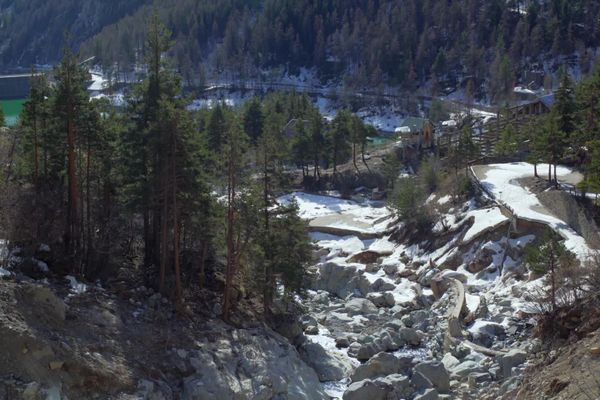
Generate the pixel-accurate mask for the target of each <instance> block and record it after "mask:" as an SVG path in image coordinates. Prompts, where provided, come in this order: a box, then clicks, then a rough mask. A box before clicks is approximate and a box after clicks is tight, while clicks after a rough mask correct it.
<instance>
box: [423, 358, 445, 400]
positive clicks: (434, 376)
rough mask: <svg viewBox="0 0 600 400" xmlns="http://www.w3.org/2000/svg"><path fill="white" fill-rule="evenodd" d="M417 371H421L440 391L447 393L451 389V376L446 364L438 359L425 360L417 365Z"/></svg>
mask: <svg viewBox="0 0 600 400" xmlns="http://www.w3.org/2000/svg"><path fill="white" fill-rule="evenodd" d="M415 371H417V372H420V373H421V374H423V376H424V377H425V378H427V379H429V381H431V383H432V384H433V386H434V387H435V388H437V389H438V391H440V392H442V393H447V392H448V391H449V390H450V376H449V375H448V372H447V371H446V368H444V364H442V363H441V362H438V361H424V362H421V363H419V364H417V365H416V366H415Z"/></svg>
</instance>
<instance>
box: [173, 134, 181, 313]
mask: <svg viewBox="0 0 600 400" xmlns="http://www.w3.org/2000/svg"><path fill="white" fill-rule="evenodd" d="M171 138H172V146H173V147H172V149H173V151H172V154H171V186H172V188H173V191H172V196H173V198H172V203H173V261H174V266H175V299H176V303H177V308H178V309H179V310H180V311H181V305H182V299H183V290H182V287H181V264H180V257H179V218H178V210H177V171H176V164H175V154H176V146H177V143H176V137H175V130H174V129H173V130H172V132H171Z"/></svg>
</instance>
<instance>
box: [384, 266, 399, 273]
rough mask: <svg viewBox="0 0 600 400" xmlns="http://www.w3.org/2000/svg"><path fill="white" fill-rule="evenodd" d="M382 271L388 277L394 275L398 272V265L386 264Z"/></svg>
mask: <svg viewBox="0 0 600 400" xmlns="http://www.w3.org/2000/svg"><path fill="white" fill-rule="evenodd" d="M383 270H384V271H385V273H386V274H388V275H394V274H395V273H396V272H398V265H397V264H386V265H384V266H383Z"/></svg>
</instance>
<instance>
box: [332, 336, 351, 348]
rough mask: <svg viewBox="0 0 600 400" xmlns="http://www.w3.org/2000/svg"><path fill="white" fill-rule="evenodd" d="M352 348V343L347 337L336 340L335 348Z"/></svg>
mask: <svg viewBox="0 0 600 400" xmlns="http://www.w3.org/2000/svg"><path fill="white" fill-rule="evenodd" d="M349 346H350V341H349V340H348V338H347V337H344V336H342V337H338V338H336V339H335V347H337V348H338V349H344V348H346V347H349Z"/></svg>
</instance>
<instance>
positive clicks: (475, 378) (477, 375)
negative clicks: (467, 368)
mask: <svg viewBox="0 0 600 400" xmlns="http://www.w3.org/2000/svg"><path fill="white" fill-rule="evenodd" d="M491 380H492V376H491V375H490V374H489V373H487V372H472V373H470V374H469V376H468V378H467V382H468V385H469V387H470V388H473V389H474V388H477V387H479V385H480V384H482V383H483V382H489V381H491Z"/></svg>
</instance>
